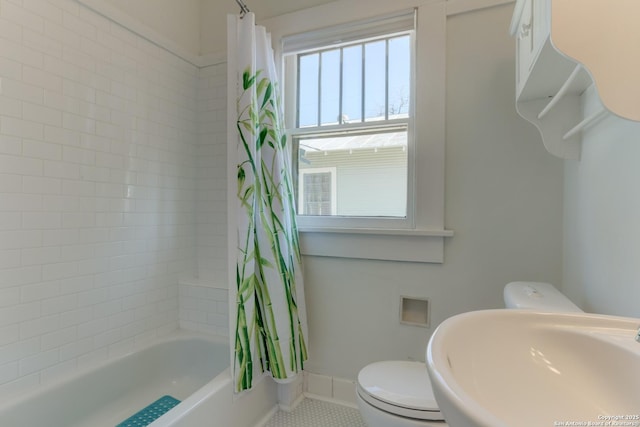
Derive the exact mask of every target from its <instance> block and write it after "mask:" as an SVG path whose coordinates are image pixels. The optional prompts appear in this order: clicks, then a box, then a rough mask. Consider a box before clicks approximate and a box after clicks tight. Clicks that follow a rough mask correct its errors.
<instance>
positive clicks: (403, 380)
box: [356, 282, 582, 427]
mask: <svg viewBox="0 0 640 427" xmlns="http://www.w3.org/2000/svg"><path fill="white" fill-rule="evenodd" d="M504 301H505V306H506V307H507V308H515V309H529V310H537V311H563V312H579V311H582V310H580V308H578V307H577V306H576V305H575V304H573V303H572V302H571V301H570V300H569V299H567V297H565V296H564V295H563V294H561V293H560V291H558V290H557V289H556V288H555V287H553V285H550V284H548V283H540V282H512V283H509V284H508V285H507V286H505V289H504ZM356 400H357V403H358V408H359V409H360V414H361V415H362V418H363V419H364V421H365V423H366V424H367V425H368V426H369V427H446V426H447V423H446V422H445V421H444V417H443V416H442V414H441V413H440V409H439V408H438V404H437V402H436V400H435V397H434V395H433V390H432V388H431V381H430V379H429V374H428V373H427V367H426V365H425V363H424V362H411V361H400V360H392V361H384V362H375V363H372V364H370V365H367V366H365V367H364V368H362V370H361V371H360V372H359V373H358V379H357V382H356Z"/></svg>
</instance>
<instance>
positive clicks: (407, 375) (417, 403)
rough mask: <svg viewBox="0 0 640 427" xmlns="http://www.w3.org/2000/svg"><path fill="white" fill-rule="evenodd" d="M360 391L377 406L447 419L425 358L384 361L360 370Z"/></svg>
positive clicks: (414, 415)
mask: <svg viewBox="0 0 640 427" xmlns="http://www.w3.org/2000/svg"><path fill="white" fill-rule="evenodd" d="M357 389H358V394H359V395H360V397H362V399H363V400H364V401H365V402H367V403H369V404H370V405H372V406H375V407H376V408H379V409H381V410H383V411H386V412H390V413H392V414H395V415H399V416H402V417H408V418H415V419H420V420H429V421H444V417H443V416H442V414H441V413H440V408H438V404H437V403H436V399H435V397H434V395H433V390H432V388H431V381H430V379H429V374H428V372H427V366H426V365H425V364H424V363H422V362H410V361H397V360H396V361H385V362H376V363H372V364H370V365H367V366H365V367H364V368H363V369H362V370H361V371H360V373H359V374H358V384H357Z"/></svg>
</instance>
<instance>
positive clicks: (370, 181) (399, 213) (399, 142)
mask: <svg viewBox="0 0 640 427" xmlns="http://www.w3.org/2000/svg"><path fill="white" fill-rule="evenodd" d="M298 143H299V147H300V150H299V153H300V159H299V162H298V165H299V177H300V181H299V183H298V188H299V189H301V188H302V190H300V191H299V193H302V194H303V200H302V202H303V203H300V204H299V205H301V206H304V205H305V204H306V203H307V200H313V201H315V202H317V203H318V204H320V203H321V202H322V203H326V202H327V200H329V199H330V198H333V199H334V200H335V207H333V211H334V212H335V215H339V216H367V217H406V213H407V208H406V206H407V132H406V131H404V130H402V131H393V132H383V133H369V134H352V135H341V136H337V137H325V138H308V139H300V140H299V141H298ZM327 169H332V170H335V183H333V188H335V194H331V195H328V194H327V193H326V190H327V187H326V186H322V187H319V188H318V189H314V188H310V187H309V186H308V184H307V183H306V182H305V181H304V180H303V177H304V176H305V175H306V173H305V171H309V172H311V171H313V170H327ZM314 192H316V193H314ZM310 193H312V194H310ZM299 196H300V194H299ZM309 209H311V208H309ZM318 209H319V208H318ZM300 211H301V213H302V214H303V215H304V214H307V215H309V214H308V213H307V212H306V211H305V210H304V209H301V210H300ZM323 212H326V210H325V211H323ZM323 215H325V214H324V213H323Z"/></svg>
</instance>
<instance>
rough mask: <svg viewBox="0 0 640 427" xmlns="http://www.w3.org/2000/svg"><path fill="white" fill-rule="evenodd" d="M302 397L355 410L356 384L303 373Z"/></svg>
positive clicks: (335, 378)
mask: <svg viewBox="0 0 640 427" xmlns="http://www.w3.org/2000/svg"><path fill="white" fill-rule="evenodd" d="M304 379H305V381H304V395H305V396H306V397H309V398H311V399H318V400H323V401H326V402H331V403H336V404H338V405H343V406H348V407H350V408H357V407H358V405H357V403H356V384H355V381H353V380H348V379H344V378H337V377H331V376H328V375H318V374H313V373H310V372H305V376H304Z"/></svg>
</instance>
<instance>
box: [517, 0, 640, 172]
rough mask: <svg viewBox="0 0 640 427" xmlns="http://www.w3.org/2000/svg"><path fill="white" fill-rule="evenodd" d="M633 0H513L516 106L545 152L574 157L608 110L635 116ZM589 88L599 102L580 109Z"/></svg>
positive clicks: (638, 64) (638, 68)
mask: <svg viewBox="0 0 640 427" xmlns="http://www.w3.org/2000/svg"><path fill="white" fill-rule="evenodd" d="M638 16H640V2H639V1H637V0H610V1H602V0H517V1H516V5H515V9H514V14H513V19H512V22H511V28H510V31H511V34H512V35H513V36H514V37H515V38H516V56H517V59H516V61H517V63H516V108H517V110H518V113H519V114H520V115H521V116H522V117H524V118H525V119H527V120H528V121H530V122H531V123H533V124H534V125H536V127H537V128H538V130H539V131H540V133H541V135H542V140H543V143H544V145H545V148H546V149H547V151H549V152H550V153H551V154H553V155H556V156H558V157H561V158H564V159H576V160H577V159H579V158H580V148H581V140H582V131H583V130H584V129H586V128H587V127H589V126H591V125H593V124H594V123H596V122H597V121H598V120H601V119H602V118H603V117H606V115H607V114H615V115H618V116H620V117H622V118H625V119H629V120H635V121H640V49H638V46H640V44H639V43H640V26H638V25H637V24H636V23H635V22H634V19H636V18H637V17H638ZM589 88H592V89H591V90H594V91H596V92H597V93H598V96H599V98H600V101H601V102H600V105H599V106H596V108H594V109H593V111H584V110H583V103H582V101H581V97H582V96H583V94H584V93H585V91H587V89H589Z"/></svg>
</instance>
